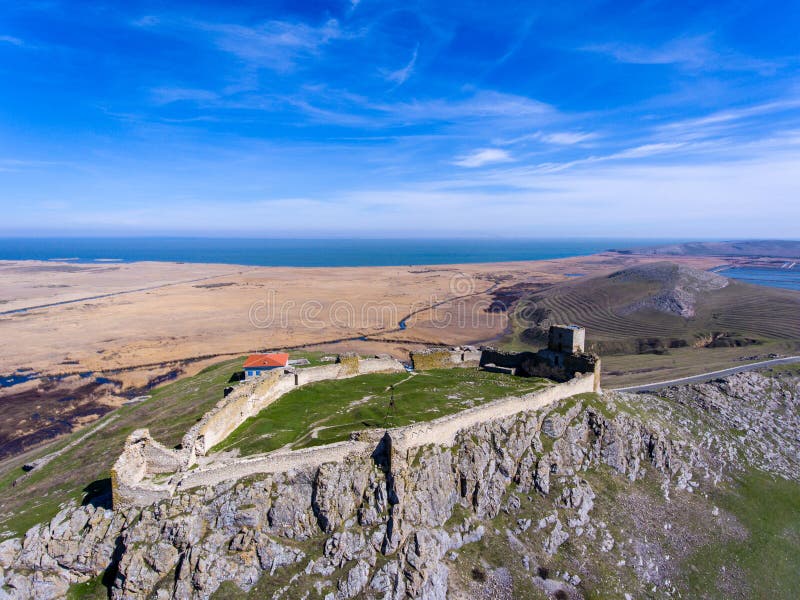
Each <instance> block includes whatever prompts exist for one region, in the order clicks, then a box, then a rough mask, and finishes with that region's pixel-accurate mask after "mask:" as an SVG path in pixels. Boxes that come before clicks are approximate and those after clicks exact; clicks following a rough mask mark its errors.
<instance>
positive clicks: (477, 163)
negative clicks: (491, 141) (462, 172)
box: [453, 148, 514, 169]
mask: <svg viewBox="0 0 800 600" xmlns="http://www.w3.org/2000/svg"><path fill="white" fill-rule="evenodd" d="M513 160H514V159H513V158H512V156H511V155H510V154H509V153H508V152H506V151H505V150H501V149H500V148H481V149H479V150H474V151H473V152H470V153H469V154H465V155H463V156H460V157H459V158H457V159H456V160H454V161H453V164H454V165H457V166H459V167H467V168H470V169H474V168H476V167H483V166H485V165H492V164H497V163H507V162H511V161H513Z"/></svg>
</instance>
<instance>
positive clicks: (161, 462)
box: [112, 350, 600, 507]
mask: <svg viewBox="0 0 800 600" xmlns="http://www.w3.org/2000/svg"><path fill="white" fill-rule="evenodd" d="M490 352H491V354H489V357H490V358H491V359H493V360H500V361H504V362H505V363H506V364H517V363H513V362H512V361H521V359H520V356H523V357H524V356H533V357H536V355H533V354H532V353H522V354H521V355H517V354H510V353H499V352H496V351H490ZM484 354H486V353H484ZM431 355H433V356H434V358H433V359H432V361H430V362H428V363H425V362H424V361H425V359H423V364H424V365H434V364H435V365H443V366H450V367H453V366H459V365H461V364H463V363H464V353H463V352H462V351H460V350H459V351H451V350H445V351H434V352H432V353H424V354H421V355H419V356H424V357H430V356H431ZM482 362H483V361H482ZM495 364H497V363H495ZM573 367H574V368H576V369H577V368H578V367H580V368H587V369H588V368H589V367H592V370H591V371H590V372H588V373H586V374H581V373H576V374H575V376H574V378H572V379H569V380H568V381H566V382H564V383H560V384H557V385H553V386H550V387H548V388H546V389H544V390H540V391H537V392H533V393H531V394H527V395H525V396H521V397H509V398H504V399H500V400H496V401H494V402H491V403H489V404H486V405H483V406H480V407H475V408H471V409H467V410H465V411H462V412H460V413H457V414H455V415H449V416H446V417H442V418H440V419H436V420H434V421H431V422H428V423H417V424H414V425H409V426H407V427H402V428H397V429H393V430H389V431H388V436H389V439H390V443H391V445H392V447H393V452H396V453H400V454H402V453H403V452H407V450H408V449H410V448H415V447H418V446H424V445H428V444H450V443H452V441H453V439H454V437H455V435H456V434H457V433H458V432H459V431H461V430H463V429H466V428H469V427H472V426H474V425H476V424H478V423H483V422H487V421H492V420H496V419H501V418H506V417H508V416H511V415H513V414H516V413H519V412H522V411H527V410H536V409H538V408H541V407H543V406H546V405H548V404H550V403H552V402H555V401H557V400H561V399H563V398H567V397H569V396H572V395H575V394H580V393H583V392H592V391H599V389H600V388H599V367H600V362H599V359H596V357H594V356H592V355H585V356H584V357H582V356H579V355H576V356H575V357H574V362H573V363H572V364H571V366H570V367H569V368H573ZM430 368H442V367H441V366H437V367H430ZM423 369H424V367H423ZM402 370H403V366H402V364H401V363H399V362H398V361H396V360H393V359H382V358H375V359H366V360H360V361H359V360H358V358H355V361H353V360H352V359H350V358H348V359H346V360H345V361H344V362H339V363H337V364H335V365H325V366H322V367H310V368H308V369H299V370H298V371H297V375H295V373H283V372H278V371H276V372H274V374H271V375H269V376H267V377H266V378H262V379H259V380H256V381H255V382H253V383H252V384H248V385H245V386H241V388H240V389H237V390H235V391H234V392H233V393H232V394H230V395H229V396H228V397H227V398H225V399H224V400H222V401H220V403H219V404H218V405H217V407H215V409H214V410H212V411H211V412H209V413H208V414H207V415H206V416H205V417H204V418H203V420H202V421H201V423H200V426H199V427H197V428H196V429H195V434H194V438H191V439H193V445H192V447H191V448H184V449H182V450H181V451H171V450H169V449H167V448H165V447H164V446H161V445H160V444H156V443H155V442H153V440H152V438H150V436H149V434H148V433H147V432H146V430H140V431H138V432H136V435H135V436H133V435H132V436H131V439H130V440H129V443H126V447H125V451H124V452H123V454H122V456H120V458H119V460H118V461H117V463H116V464H115V465H114V469H113V470H112V489H113V494H114V506H115V507H116V506H130V505H139V506H142V505H147V504H150V503H152V499H153V498H162V497H165V494H166V496H169V495H171V493H172V491H174V490H175V489H176V486H179V487H187V486H188V487H193V486H198V485H211V484H213V483H217V482H219V481H224V480H229V479H238V478H240V477H244V476H247V475H252V474H257V473H275V472H282V471H285V470H288V469H294V468H306V467H309V466H314V465H319V464H322V463H325V462H331V461H336V460H341V459H342V458H343V457H345V456H348V455H350V454H353V453H359V452H368V451H370V452H371V451H372V450H373V449H374V448H375V446H376V445H377V444H376V439H377V438H378V437H380V435H379V434H382V432H377V433H376V432H361V433H360V434H358V435H357V436H355V439H353V440H350V441H348V442H342V443H339V444H331V445H328V446H321V447H317V448H310V449H307V450H302V451H279V452H276V453H270V454H266V455H262V456H255V457H249V458H246V459H235V460H232V461H230V462H226V463H223V464H221V465H218V466H216V467H214V468H210V469H197V470H194V471H188V467H189V466H191V465H193V464H194V456H195V454H204V453H206V452H208V450H210V449H211V448H212V447H213V446H215V445H216V444H218V443H219V442H221V441H222V440H224V439H225V438H226V437H227V436H228V435H230V433H231V432H232V431H233V430H234V429H236V427H238V426H239V425H240V424H241V423H242V422H243V421H244V420H245V419H247V418H249V417H250V416H253V415H255V414H257V413H258V412H259V411H261V410H263V409H264V408H265V407H266V406H268V405H269V404H271V403H272V402H274V401H275V400H277V399H278V398H280V397H281V396H282V395H283V394H285V393H287V392H288V391H290V390H292V389H294V388H295V387H296V386H298V385H303V384H306V383H311V382H314V381H322V380H333V379H343V378H349V377H355V376H356V375H359V374H364V373H375V372H391V371H402ZM373 434H374V435H373ZM187 435H188V434H187ZM373 438H374V439H373ZM173 457H174V458H173ZM151 461H152V463H151ZM174 465H180V467H179V468H175V469H174V470H173V466H174ZM174 471H177V473H176V474H175V475H174V476H173V477H172V478H171V480H170V482H169V483H164V484H161V485H157V484H154V483H153V482H152V481H147V480H146V478H147V477H148V476H152V475H153V474H156V473H167V472H174Z"/></svg>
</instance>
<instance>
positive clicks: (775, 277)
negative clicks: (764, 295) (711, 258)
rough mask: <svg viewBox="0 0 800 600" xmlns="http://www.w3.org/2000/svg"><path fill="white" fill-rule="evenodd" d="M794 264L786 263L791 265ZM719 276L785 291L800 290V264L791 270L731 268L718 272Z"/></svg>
mask: <svg viewBox="0 0 800 600" xmlns="http://www.w3.org/2000/svg"><path fill="white" fill-rule="evenodd" d="M791 264H794V263H787V265H791ZM718 272H719V274H720V275H724V276H725V277H732V278H733V279H740V280H742V281H744V282H746V283H755V284H758V285H766V286H768V287H778V288H784V289H787V290H800V264H794V266H793V267H792V268H783V269H759V268H754V267H731V268H730V269H724V270H721V271H718Z"/></svg>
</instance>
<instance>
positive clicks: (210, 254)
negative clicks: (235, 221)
mask: <svg viewBox="0 0 800 600" xmlns="http://www.w3.org/2000/svg"><path fill="white" fill-rule="evenodd" d="M671 241H674V240H652V243H654V244H655V243H658V244H661V243H669V242H671ZM648 243H650V242H649V241H643V240H641V239H613V238H609V239H601V238H592V239H547V240H542V239H539V240H536V239H529V240H521V239H511V240H493V239H448V240H443V239H438V240H437V239H416V240H414V239H385V240H379V239H223V238H152V237H151V238H3V239H0V260H56V259H62V260H63V259H69V260H73V261H75V262H101V261H122V262H133V261H145V260H146V261H170V262H193V263H224V264H237V265H260V266H290V267H356V266H392V265H435V264H451V263H472V262H504V261H518V260H543V259H553V258H564V257H568V256H585V255H588V254H595V253H597V252H602V251H604V250H608V249H611V248H615V249H622V248H630V247H635V246H642V245H647V244H648Z"/></svg>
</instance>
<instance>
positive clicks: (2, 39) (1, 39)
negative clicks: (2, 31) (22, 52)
mask: <svg viewBox="0 0 800 600" xmlns="http://www.w3.org/2000/svg"><path fill="white" fill-rule="evenodd" d="M0 43H2V44H11V45H12V46H18V47H20V48H21V47H22V46H24V45H25V42H23V41H22V40H21V39H20V38H18V37H14V36H13V35H0Z"/></svg>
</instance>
